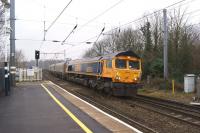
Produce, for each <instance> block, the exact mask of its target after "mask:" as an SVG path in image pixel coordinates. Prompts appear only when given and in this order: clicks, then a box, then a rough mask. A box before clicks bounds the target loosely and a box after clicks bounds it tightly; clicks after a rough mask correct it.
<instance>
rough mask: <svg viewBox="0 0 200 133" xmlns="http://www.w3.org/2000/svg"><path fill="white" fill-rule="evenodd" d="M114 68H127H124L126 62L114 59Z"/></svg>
mask: <svg viewBox="0 0 200 133" xmlns="http://www.w3.org/2000/svg"><path fill="white" fill-rule="evenodd" d="M115 67H116V68H121V69H125V68H127V67H126V60H122V59H116V60H115Z"/></svg>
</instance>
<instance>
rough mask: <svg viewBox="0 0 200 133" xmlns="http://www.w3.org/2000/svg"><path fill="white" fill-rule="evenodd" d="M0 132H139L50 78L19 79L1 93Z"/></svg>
mask: <svg viewBox="0 0 200 133" xmlns="http://www.w3.org/2000/svg"><path fill="white" fill-rule="evenodd" d="M0 132H5V133H13V132H16V133H27V132H28V133H40V132H42V133H66V132H67V133H74V132H77V133H81V132H87V133H92V132H95V133H98V132H99V133H109V132H117V133H125V132H126V133H129V132H130V133H132V132H133V133H140V131H139V130H137V129H135V128H134V127H132V126H130V125H128V124H126V123H124V122H122V121H120V120H119V119H117V118H115V117H113V116H111V115H109V114H107V113H105V112H103V111H102V110H100V109H98V108H96V107H95V106H93V105H91V104H89V103H87V102H86V101H84V100H82V99H80V98H78V97H76V96H74V95H73V94H71V93H69V92H67V91H66V90H64V89H63V88H61V87H59V86H57V85H56V84H54V83H52V82H50V81H43V82H24V83H20V84H18V85H17V87H15V88H14V89H13V91H12V93H11V95H10V96H8V97H0Z"/></svg>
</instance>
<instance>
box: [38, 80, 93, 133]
mask: <svg viewBox="0 0 200 133" xmlns="http://www.w3.org/2000/svg"><path fill="white" fill-rule="evenodd" d="M41 86H42V87H43V88H44V90H45V91H46V92H47V93H48V94H49V95H50V96H51V98H52V99H53V100H54V101H55V102H56V103H57V104H58V105H59V106H60V107H61V108H62V109H63V110H64V111H65V113H67V114H68V115H69V116H70V117H71V118H72V119H73V120H74V121H75V122H76V123H77V124H78V125H79V126H80V127H81V128H82V129H83V130H84V131H85V132H86V133H92V131H91V130H90V129H89V128H88V127H86V126H85V125H84V124H83V123H82V122H81V121H80V120H79V119H78V118H77V117H76V116H75V115H74V114H73V113H72V112H71V111H69V110H68V109H67V108H66V107H65V106H64V105H63V104H62V103H61V102H60V101H59V100H58V99H57V98H56V97H55V96H54V95H53V94H52V93H51V92H50V91H49V90H48V89H47V88H46V87H45V86H44V85H43V84H41Z"/></svg>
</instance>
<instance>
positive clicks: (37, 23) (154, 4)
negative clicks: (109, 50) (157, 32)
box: [16, 0, 200, 60]
mask: <svg viewBox="0 0 200 133" xmlns="http://www.w3.org/2000/svg"><path fill="white" fill-rule="evenodd" d="M69 1H70V0H16V19H17V20H16V39H19V40H16V48H17V49H22V51H23V52H24V54H25V56H26V58H27V59H28V60H31V59H34V51H35V50H40V51H41V52H42V53H54V52H59V53H63V52H64V50H66V57H68V58H73V59H75V58H81V56H82V55H83V53H84V51H85V50H86V49H88V48H90V47H91V44H90V45H89V44H85V43H81V42H84V41H85V40H87V39H89V38H91V37H94V36H96V35H98V34H99V33H100V32H101V30H102V28H103V27H104V26H105V31H108V30H110V29H112V28H114V27H117V26H120V25H123V24H125V23H127V22H129V21H132V20H134V19H137V18H139V17H142V15H144V14H145V13H146V14H147V13H151V12H154V11H156V10H158V9H162V8H164V7H166V6H168V5H171V4H173V3H176V2H178V1H180V0H72V2H71V4H70V5H69V6H68V8H67V9H66V10H65V12H64V13H63V14H62V15H61V16H60V18H59V19H58V21H57V22H56V23H55V24H54V25H53V26H52V27H51V28H50V29H49V30H48V32H47V34H46V40H58V41H63V40H64V39H65V38H66V36H67V35H68V34H69V33H70V32H71V30H72V29H73V28H74V26H75V25H76V24H78V27H77V30H75V32H74V33H72V34H71V36H70V37H69V38H68V39H67V40H66V43H68V44H65V45H61V43H55V42H51V41H45V42H42V41H40V40H43V37H44V36H43V34H44V32H43V31H44V22H43V21H44V20H45V21H46V29H47V28H48V27H49V25H50V24H51V23H52V21H53V20H54V19H55V18H56V17H57V16H58V14H59V13H60V12H61V11H62V9H63V8H64V7H65V6H66V5H67V3H68V2H69ZM116 3H118V4H116ZM184 3H185V4H184ZM184 3H182V4H184V5H183V7H184V8H187V11H188V12H191V11H195V10H197V9H200V8H199V7H198V6H199V5H200V0H187V1H185V2H184ZM115 4H116V6H114V7H113V8H112V9H110V10H109V11H107V12H106V13H105V14H103V15H102V16H100V17H98V18H97V19H95V20H94V21H92V22H91V23H88V24H87V25H85V26H83V25H84V24H85V23H87V22H88V21H89V20H91V19H93V18H94V17H96V16H97V15H99V14H101V13H102V12H104V11H105V10H106V9H108V8H110V7H112V6H113V5H115ZM44 6H45V8H44ZM179 6H180V5H179ZM175 7H177V5H176V6H175ZM195 13H196V14H194V16H195V15H196V17H193V22H194V23H195V22H199V20H200V19H199V16H198V13H200V12H195ZM129 26H134V24H132V25H129ZM95 39H96V38H93V39H91V40H89V41H90V42H94V41H95ZM100 39H101V38H100ZM69 44H72V45H69ZM41 58H42V59H53V58H64V56H63V55H62V56H58V57H55V56H47V55H45V56H44V55H43V56H42V55H41Z"/></svg>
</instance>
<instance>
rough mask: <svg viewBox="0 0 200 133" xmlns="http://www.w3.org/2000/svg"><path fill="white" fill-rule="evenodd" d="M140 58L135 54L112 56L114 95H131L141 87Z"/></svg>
mask: <svg viewBox="0 0 200 133" xmlns="http://www.w3.org/2000/svg"><path fill="white" fill-rule="evenodd" d="M141 76H142V69H141V59H140V58H139V57H137V56H128V55H122V56H116V57H115V58H113V74H112V82H113V85H112V88H113V93H114V95H116V96H133V95H136V94H137V89H138V88H140V87H141V84H140V81H141Z"/></svg>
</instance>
